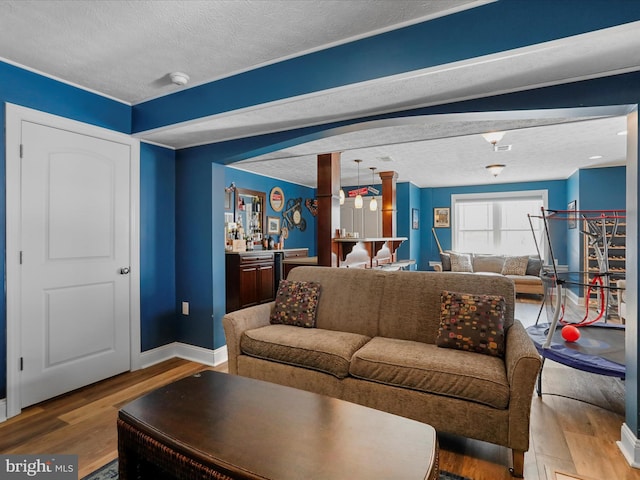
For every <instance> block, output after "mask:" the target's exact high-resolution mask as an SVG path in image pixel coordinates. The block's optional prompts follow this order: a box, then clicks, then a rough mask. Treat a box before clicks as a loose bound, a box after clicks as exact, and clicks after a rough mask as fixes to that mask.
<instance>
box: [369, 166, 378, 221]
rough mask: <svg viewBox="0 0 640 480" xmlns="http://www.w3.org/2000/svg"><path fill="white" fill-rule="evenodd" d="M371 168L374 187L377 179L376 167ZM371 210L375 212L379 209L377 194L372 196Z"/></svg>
mask: <svg viewBox="0 0 640 480" xmlns="http://www.w3.org/2000/svg"><path fill="white" fill-rule="evenodd" d="M369 169H370V170H371V186H372V187H373V184H374V183H375V181H376V177H375V171H376V167H369ZM369 210H371V211H372V212H375V211H376V210H378V200H376V196H375V195H373V196H372V197H371V201H370V202H369Z"/></svg>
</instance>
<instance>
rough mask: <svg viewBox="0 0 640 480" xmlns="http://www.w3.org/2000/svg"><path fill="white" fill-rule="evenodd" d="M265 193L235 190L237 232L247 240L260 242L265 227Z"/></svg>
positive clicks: (244, 189)
mask: <svg viewBox="0 0 640 480" xmlns="http://www.w3.org/2000/svg"><path fill="white" fill-rule="evenodd" d="M266 198H267V196H266V194H265V192H259V191H257V190H249V189H246V188H236V195H235V221H236V226H237V228H238V230H239V231H241V232H243V234H244V236H243V237H242V238H246V239H248V240H253V241H254V242H260V241H261V240H262V237H263V235H264V225H265V218H266V217H265V202H266Z"/></svg>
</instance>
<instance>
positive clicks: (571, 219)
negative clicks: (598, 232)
mask: <svg viewBox="0 0 640 480" xmlns="http://www.w3.org/2000/svg"><path fill="white" fill-rule="evenodd" d="M567 210H568V213H567V218H568V220H567V228H576V227H577V226H578V216H577V215H576V201H575V200H573V201H571V202H569V205H567Z"/></svg>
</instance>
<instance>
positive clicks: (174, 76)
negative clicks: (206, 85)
mask: <svg viewBox="0 0 640 480" xmlns="http://www.w3.org/2000/svg"><path fill="white" fill-rule="evenodd" d="M169 78H170V79H171V83H173V84H174V85H178V86H180V87H184V86H185V85H186V84H187V83H189V75H187V74H186V73H182V72H173V73H170V74H169Z"/></svg>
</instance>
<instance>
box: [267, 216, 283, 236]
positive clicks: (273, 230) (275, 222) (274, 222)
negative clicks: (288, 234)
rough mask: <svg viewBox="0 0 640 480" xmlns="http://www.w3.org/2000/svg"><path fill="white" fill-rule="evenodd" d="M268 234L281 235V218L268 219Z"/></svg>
mask: <svg viewBox="0 0 640 480" xmlns="http://www.w3.org/2000/svg"><path fill="white" fill-rule="evenodd" d="M267 233H268V234H269V235H280V217H267Z"/></svg>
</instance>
